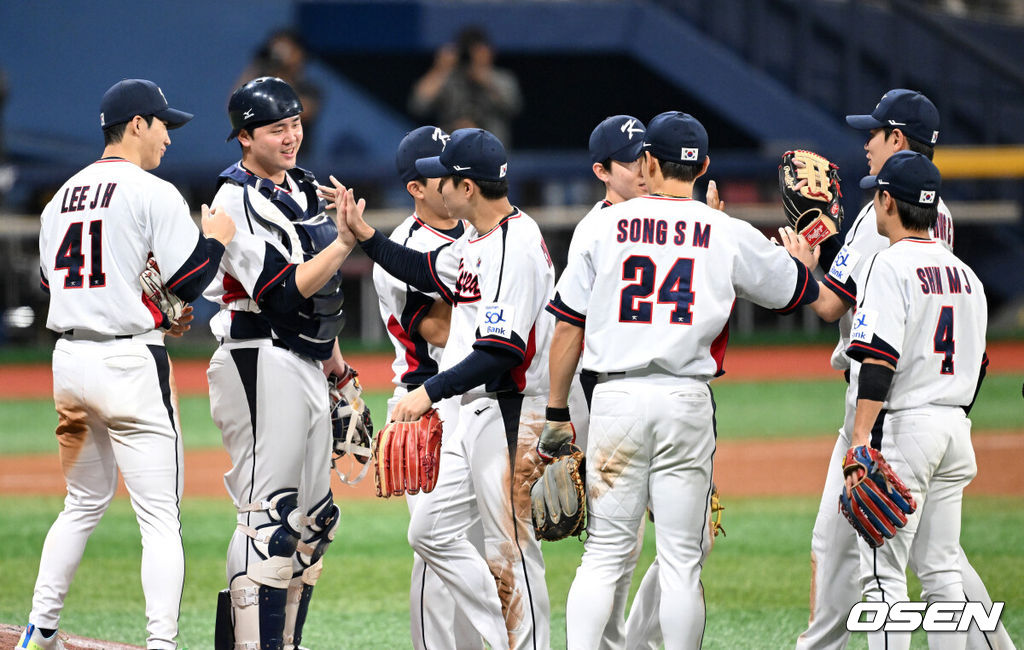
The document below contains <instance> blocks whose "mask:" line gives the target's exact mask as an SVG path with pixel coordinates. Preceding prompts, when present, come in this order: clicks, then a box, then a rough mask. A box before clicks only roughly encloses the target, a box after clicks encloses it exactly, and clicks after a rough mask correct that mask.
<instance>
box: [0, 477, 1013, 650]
mask: <svg viewBox="0 0 1024 650" xmlns="http://www.w3.org/2000/svg"><path fill="white" fill-rule="evenodd" d="M3 501H4V507H3V508H0V529H2V530H4V531H5V535H4V538H5V539H4V552H3V554H2V559H0V576H2V581H3V585H4V587H3V589H2V591H0V621H7V622H17V623H22V624H23V623H24V622H25V618H26V616H27V615H28V610H29V607H30V605H31V598H32V586H33V583H34V581H35V574H36V568H37V566H38V561H39V549H40V547H41V546H42V541H43V538H44V537H45V535H46V531H47V529H48V527H49V525H50V522H51V520H52V518H53V516H54V515H55V514H56V513H57V512H58V511H59V510H60V507H61V500H60V499H59V498H54V497H19V498H13V499H12V498H6V497H5V498H4V499H3ZM725 505H726V511H725V519H724V523H725V527H726V530H727V532H728V536H727V537H725V538H722V537H719V538H718V540H717V542H716V545H715V548H714V550H713V551H712V553H711V556H710V558H709V560H708V562H707V565H706V566H705V569H704V579H703V582H704V590H705V596H706V600H707V608H708V622H707V631H706V633H705V637H704V647H705V648H723V649H725V648H729V649H732V648H791V647H792V646H793V643H794V642H795V640H796V637H797V635H799V633H800V632H801V631H802V630H803V625H804V624H805V623H806V619H807V585H808V580H809V576H810V568H809V565H808V549H809V545H810V535H811V527H812V526H813V523H814V513H815V512H816V509H817V499H816V498H810V497H808V498H786V499H733V500H728V499H727V500H726V504H725ZM342 510H343V512H342V524H341V527H340V528H339V530H338V535H337V537H336V539H335V541H334V544H333V545H332V547H331V549H330V551H329V552H328V555H327V557H326V561H325V563H324V573H323V577H322V578H321V580H320V583H319V584H318V585H317V587H316V594H315V597H314V598H313V601H312V606H311V612H310V615H309V620H308V622H307V625H306V635H305V638H304V643H303V645H306V646H308V647H310V648H317V649H326V648H331V649H336V648H408V647H410V642H409V630H408V605H407V603H408V585H409V571H410V568H411V565H412V562H411V554H410V551H409V548H408V546H407V544H406V541H405V527H406V523H407V521H408V515H407V513H406V508H405V504H404V502H402V501H390V502H373V501H356V502H350V503H343V504H342ZM233 515H234V513H233V511H232V508H231V506H230V504H228V503H227V502H226V501H225V500H223V499H208V498H192V499H187V500H186V501H185V502H184V504H183V507H182V524H183V526H182V527H183V530H184V536H185V550H186V557H187V562H188V564H187V570H186V571H187V573H186V578H185V593H184V598H183V600H182V615H181V642H182V643H183V644H184V645H186V646H187V647H188V648H191V649H193V650H198V649H205V648H212V647H213V608H214V602H215V600H214V599H215V596H216V593H217V591H218V589H220V587H221V584H222V583H223V581H224V579H225V578H224V552H225V548H226V546H227V539H228V537H229V536H230V534H231V528H232V526H231V522H232V521H233V519H234V516H233ZM1022 529H1024V509H1022V508H1021V503H1020V501H1019V500H1016V499H1009V498H993V497H973V498H969V499H968V500H967V507H966V509H965V515H964V529H963V538H962V541H963V546H964V548H966V549H967V552H968V554H969V556H970V558H971V560H972V562H973V563H974V565H975V567H976V568H977V569H978V571H979V572H980V573H981V575H982V577H983V578H984V579H985V581H986V583H987V586H988V588H989V590H990V592H991V593H993V594H996V597H997V598H999V599H1002V600H1005V601H1006V610H1005V613H1004V615H1003V622H1004V624H1005V625H1006V626H1007V629H1008V630H1009V632H1010V634H1011V636H1012V637H1013V638H1014V639H1015V640H1016V641H1017V643H1018V645H1019V644H1020V641H1021V640H1024V550H1022V549H1021V544H1020V542H1019V541H1017V540H1018V539H1019V532H1020V531H1021V530H1022ZM647 532H648V534H647V536H646V539H645V545H644V553H643V556H642V557H641V559H640V563H639V567H640V568H641V569H642V568H644V567H646V566H647V565H648V564H649V563H650V561H651V559H652V557H653V553H654V543H653V537H654V536H653V530H651V529H650V528H649V530H648V531H647ZM581 551H582V545H581V544H580V543H579V542H577V541H576V540H566V541H562V542H557V543H553V544H546V545H545V549H544V554H545V558H546V561H547V583H548V589H549V592H550V596H551V603H552V622H551V629H552V647H555V648H564V647H565V639H564V630H565V597H566V594H567V593H568V590H569V584H570V583H571V581H572V577H573V575H574V572H575V569H576V566H577V565H578V563H579V556H580V554H581ZM138 567H139V532H138V528H137V526H136V524H135V520H134V516H133V514H132V512H131V508H130V507H129V505H128V503H127V502H126V501H125V500H122V499H118V500H116V501H115V503H114V504H113V505H112V506H111V509H110V511H109V512H108V513H107V515H106V517H104V519H103V521H102V522H101V523H100V525H99V527H98V528H97V529H96V532H95V533H94V534H93V537H92V539H91V540H90V542H89V546H88V547H87V549H86V554H85V559H84V561H83V562H82V565H81V568H80V569H79V571H78V575H77V576H76V578H75V582H74V584H73V585H72V589H71V594H70V596H69V598H68V601H67V606H66V608H65V613H64V616H63V620H62V629H64V630H65V631H68V632H71V633H74V634H79V635H83V636H89V637H94V638H101V639H114V640H118V641H122V642H128V643H133V644H140V645H141V644H144V642H145V632H144V630H143V627H144V621H145V616H144V605H143V599H142V590H141V586H140V584H139V579H138ZM639 570H640V569H638V571H639ZM639 578H640V574H639V573H638V574H637V576H635V578H634V583H633V584H634V588H635V586H636V585H637V584H638V582H639ZM915 589H916V587H915V586H912V587H911V593H912V594H913V593H915V591H914V590H915ZM851 647H853V648H864V647H866V644H865V643H864V639H863V638H854V640H853V643H852V644H851ZM914 647H925V643H924V638H923V637H921V638H917V639H915V643H914Z"/></svg>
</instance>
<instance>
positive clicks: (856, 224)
mask: <svg viewBox="0 0 1024 650" xmlns="http://www.w3.org/2000/svg"><path fill="white" fill-rule="evenodd" d="M938 212H939V216H938V221H937V223H936V227H935V229H934V231H933V234H934V236H935V238H936V240H937V241H940V242H942V243H943V244H944V245H945V247H946V248H948V249H949V250H950V251H952V249H953V237H954V229H953V220H952V218H951V217H950V213H949V208H948V207H947V206H946V204H945V203H944V202H943V201H942V200H941V199H940V200H939V206H938ZM888 247H889V239H888V238H887V237H883V236H882V235H879V234H878V226H877V222H876V219H875V210H874V204H873V203H868V204H867V205H866V206H865V207H864V208H863V209H862V210H861V211H860V213H859V214H858V215H857V217H856V219H855V220H854V221H853V223H852V224H851V225H850V228H849V230H847V232H846V236H845V241H844V246H843V248H842V249H841V250H840V252H839V254H838V255H836V258H835V261H834V262H833V264H832V266H831V268H830V269H829V272H828V274H827V275H826V276H825V278H824V280H823V282H824V284H825V286H826V287H828V288H829V289H831V290H832V291H833V292H834V293H835V294H836V295H837V296H839V297H840V298H841V299H842V300H844V301H845V302H846V303H848V304H850V305H851V306H852V305H854V304H855V302H856V299H857V295H858V290H857V287H858V279H860V278H861V276H862V275H863V273H864V270H865V269H866V262H867V260H869V259H870V258H871V256H872V255H874V254H875V253H877V252H879V251H882V250H885V249H886V248H888ZM852 323H853V314H852V310H851V312H847V313H846V314H845V315H843V317H842V318H840V320H839V342H838V344H837V345H836V349H835V351H834V352H833V353H832V367H833V368H835V369H836V370H840V371H848V370H849V368H850V358H849V357H848V356H847V355H846V348H847V347H848V346H849V344H850V330H851V328H852ZM856 406H857V386H856V384H855V383H853V382H849V383H848V386H847V389H846V400H845V415H844V420H843V426H842V427H841V428H840V429H839V437H838V439H837V440H836V444H835V447H834V448H833V450H832V456H831V457H830V458H829V462H828V467H827V471H826V474H825V484H824V488H823V491H822V498H821V504H820V506H819V508H818V514H817V517H816V518H815V521H814V530H813V533H812V537H811V613H810V618H809V621H808V627H807V629H806V630H805V631H804V632H803V633H802V634H801V635H800V637H799V638H798V639H797V642H796V647H797V648H798V649H800V650H804V649H807V650H810V649H811V648H835V649H838V648H844V647H846V644H847V642H848V640H849V634H850V633H849V632H848V631H847V629H846V619H847V617H848V615H849V613H850V607H852V606H853V604H854V603H856V602H859V601H860V599H861V592H860V586H859V585H858V583H857V580H856V578H855V576H856V575H857V574H858V566H859V563H860V558H859V555H858V552H857V539H858V538H857V534H856V533H855V532H854V530H853V529H852V528H851V527H850V524H849V522H847V521H846V519H845V518H844V517H843V516H842V515H841V513H840V512H839V510H838V508H837V507H836V499H837V498H838V495H839V493H840V492H841V491H842V489H843V484H844V478H843V473H842V471H841V470H840V468H841V467H842V463H843V458H844V457H845V456H846V450H847V449H849V448H850V441H851V437H852V433H853V417H854V412H855V409H856ZM959 562H960V567H961V570H962V571H963V577H964V590H965V591H966V592H967V595H968V597H969V598H970V599H971V600H977V601H980V602H982V603H985V605H986V607H991V604H992V599H991V597H990V596H989V594H988V590H987V589H986V588H985V585H984V583H983V582H982V580H981V577H980V576H979V575H978V573H977V572H976V571H975V570H974V568H973V566H971V564H970V562H968V560H967V557H966V555H964V554H963V551H962V550H961V552H960V561H959ZM913 563H914V559H913V558H911V566H912V567H913ZM987 636H989V637H991V638H990V639H988V640H986V639H985V635H982V633H981V632H978V631H977V629H976V628H973V627H972V632H971V642H970V643H971V647H978V648H987V647H989V644H990V643H993V644H997V642H998V641H1000V640H1002V642H1003V643H1004V645H1002V646H999V645H998V644H997V645H995V646H993V647H1013V646H1012V644H1009V643H1010V639H1009V636H1008V635H1007V634H1006V631H1005V629H1004V628H1003V627H1002V625H1000V627H999V631H998V632H996V633H992V634H989V635H987ZM1006 644H1009V645H1006Z"/></svg>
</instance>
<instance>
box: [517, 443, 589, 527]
mask: <svg viewBox="0 0 1024 650" xmlns="http://www.w3.org/2000/svg"><path fill="white" fill-rule="evenodd" d="M586 472H587V469H586V459H585V458H584V456H583V452H582V451H581V450H580V448H579V447H577V446H576V445H573V444H570V443H565V444H563V445H562V447H561V449H559V450H558V452H557V455H556V456H555V457H554V460H552V461H551V463H549V464H548V466H547V467H545V468H544V474H543V475H541V477H540V478H539V479H537V481H536V482H535V483H534V484H533V487H532V488H530V501H531V502H532V504H533V530H534V534H535V535H536V536H537V539H542V540H547V541H549V542H554V541H557V540H560V539H565V538H566V537H569V536H576V535H580V534H582V533H583V530H584V528H586V525H587V490H586V485H585V480H584V479H585V477H586Z"/></svg>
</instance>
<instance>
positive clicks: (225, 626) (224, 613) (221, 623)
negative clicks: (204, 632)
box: [213, 589, 235, 650]
mask: <svg viewBox="0 0 1024 650" xmlns="http://www.w3.org/2000/svg"><path fill="white" fill-rule="evenodd" d="M213 648H214V650H234V648H235V626H234V624H233V623H232V622H231V592H230V590H228V589H221V590H220V592H219V593H218V594H217V619H216V623H215V624H214V628H213Z"/></svg>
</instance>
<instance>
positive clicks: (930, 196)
mask: <svg viewBox="0 0 1024 650" xmlns="http://www.w3.org/2000/svg"><path fill="white" fill-rule="evenodd" d="M917 202H918V203H926V204H929V205H930V204H932V203H935V190H921V198H919V199H918V200H917Z"/></svg>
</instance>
